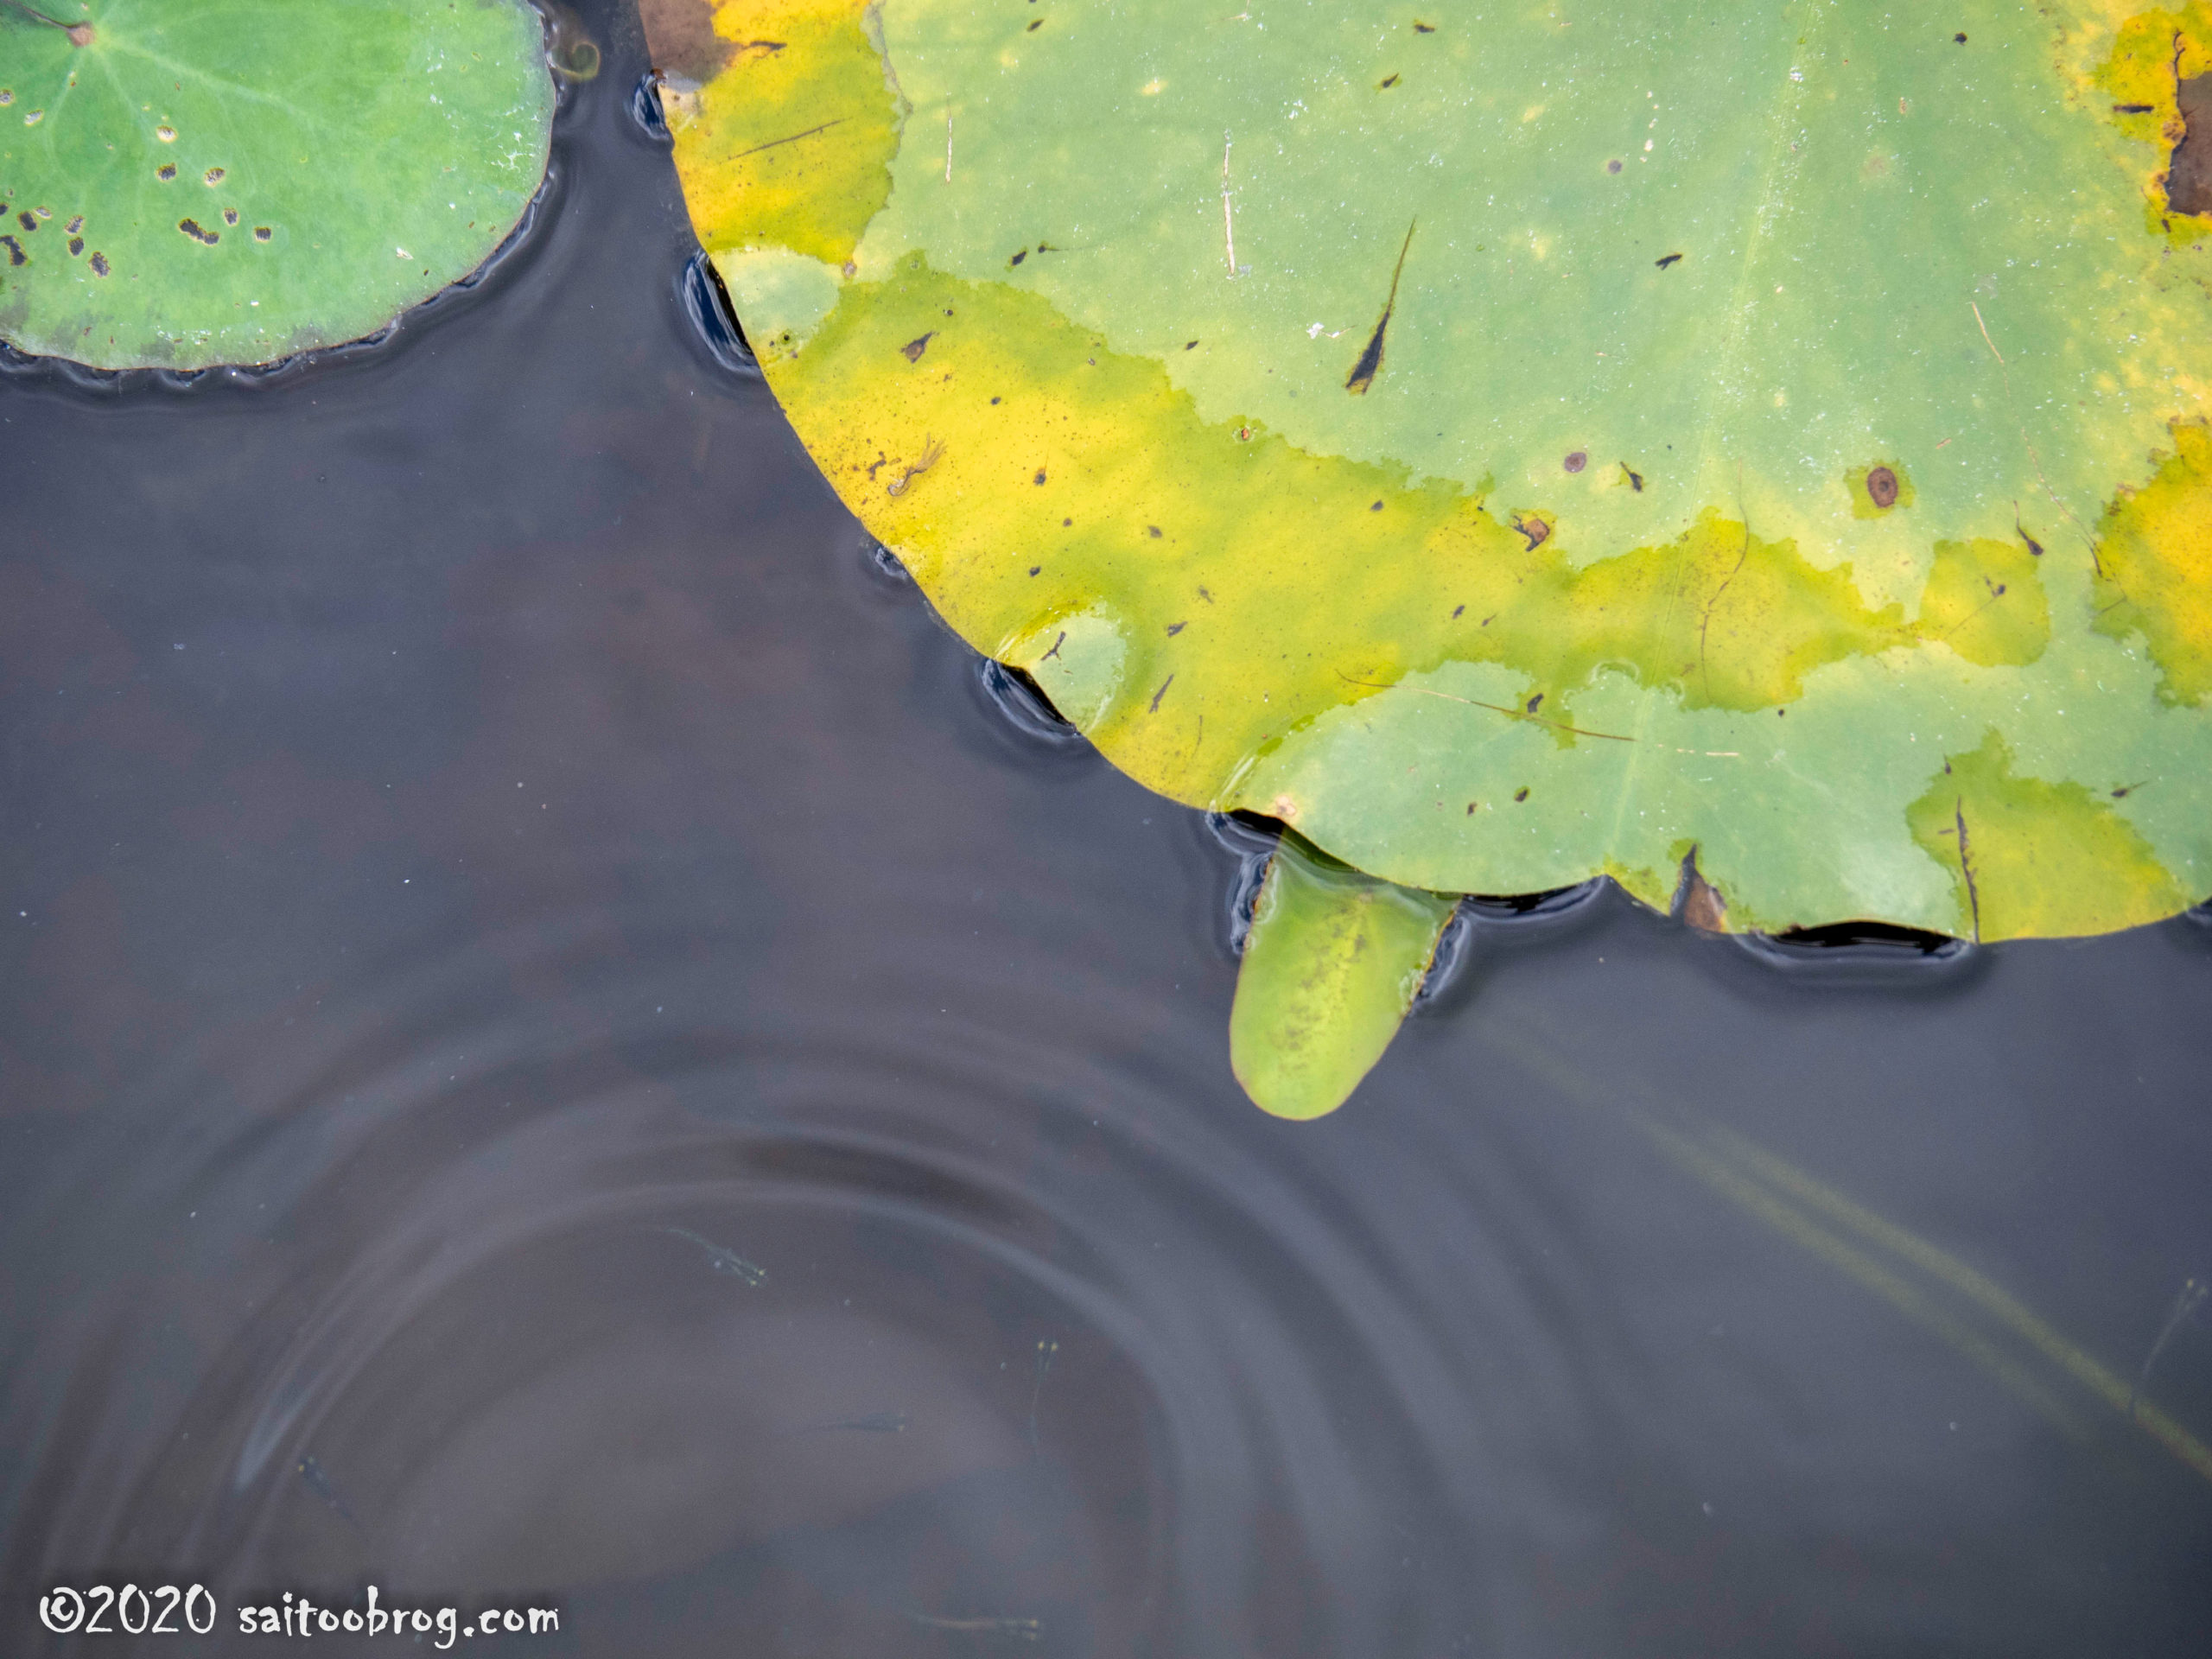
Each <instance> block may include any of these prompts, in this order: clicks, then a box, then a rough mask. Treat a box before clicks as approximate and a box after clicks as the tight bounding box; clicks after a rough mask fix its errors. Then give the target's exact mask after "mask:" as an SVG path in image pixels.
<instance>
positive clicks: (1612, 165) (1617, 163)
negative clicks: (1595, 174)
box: [1605, 156, 1621, 173]
mask: <svg viewBox="0 0 2212 1659" xmlns="http://www.w3.org/2000/svg"><path fill="white" fill-rule="evenodd" d="M1620 170H1621V159H1620V157H1619V156H1614V157H1613V159H1612V160H1611V161H1610V162H1606V163H1605V171H1606V172H1608V173H1618V172H1619V171H1620Z"/></svg>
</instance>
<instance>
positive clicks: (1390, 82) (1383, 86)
mask: <svg viewBox="0 0 2212 1659" xmlns="http://www.w3.org/2000/svg"><path fill="white" fill-rule="evenodd" d="M1397 84H1398V78H1397V77H1396V76H1395V75H1391V76H1389V77H1388V78H1387V79H1384V80H1383V81H1382V82H1381V83H1380V84H1379V85H1378V86H1377V87H1376V90H1377V91H1378V92H1389V90H1390V88H1392V87H1393V86H1396V85H1397Z"/></svg>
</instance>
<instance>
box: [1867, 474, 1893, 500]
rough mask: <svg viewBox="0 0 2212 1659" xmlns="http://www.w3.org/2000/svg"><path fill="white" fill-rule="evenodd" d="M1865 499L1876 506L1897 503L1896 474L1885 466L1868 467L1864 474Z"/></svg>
mask: <svg viewBox="0 0 2212 1659" xmlns="http://www.w3.org/2000/svg"><path fill="white" fill-rule="evenodd" d="M1866 499H1868V500H1869V501H1872V503H1873V504H1874V505H1876V506H1878V507H1893V506H1895V505H1897V474H1895V473H1893V472H1891V470H1890V469H1889V468H1888V467H1872V468H1870V469H1869V470H1868V472H1867V474H1866Z"/></svg>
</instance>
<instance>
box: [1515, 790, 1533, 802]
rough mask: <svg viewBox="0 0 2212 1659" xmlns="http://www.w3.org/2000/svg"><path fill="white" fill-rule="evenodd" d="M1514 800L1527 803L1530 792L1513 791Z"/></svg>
mask: <svg viewBox="0 0 2212 1659" xmlns="http://www.w3.org/2000/svg"><path fill="white" fill-rule="evenodd" d="M1513 798H1514V799H1515V800H1516V801H1525V800H1527V799H1528V798H1529V791H1527V790H1526V789H1516V790H1515V791H1513Z"/></svg>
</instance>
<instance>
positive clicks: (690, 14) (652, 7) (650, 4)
mask: <svg viewBox="0 0 2212 1659" xmlns="http://www.w3.org/2000/svg"><path fill="white" fill-rule="evenodd" d="M638 15H639V21H640V22H643V23H644V24H645V49H646V51H647V52H648V53H650V54H652V60H653V67H654V68H656V69H658V70H659V71H660V72H661V73H663V74H664V75H674V76H677V77H679V78H680V79H684V80H688V81H692V82H696V83H698V84H701V85H703V84H705V83H706V82H708V81H710V80H712V79H714V78H715V76H716V75H718V74H720V73H721V72H722V69H723V67H725V66H726V65H728V62H729V60H731V59H732V58H734V56H736V55H737V51H738V46H737V42H736V41H728V40H724V39H723V38H722V37H721V35H717V34H716V33H715V9H714V7H713V5H712V4H710V3H709V0H638ZM748 44H756V45H765V44H768V43H767V42H748ZM779 49H780V48H779Z"/></svg>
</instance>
